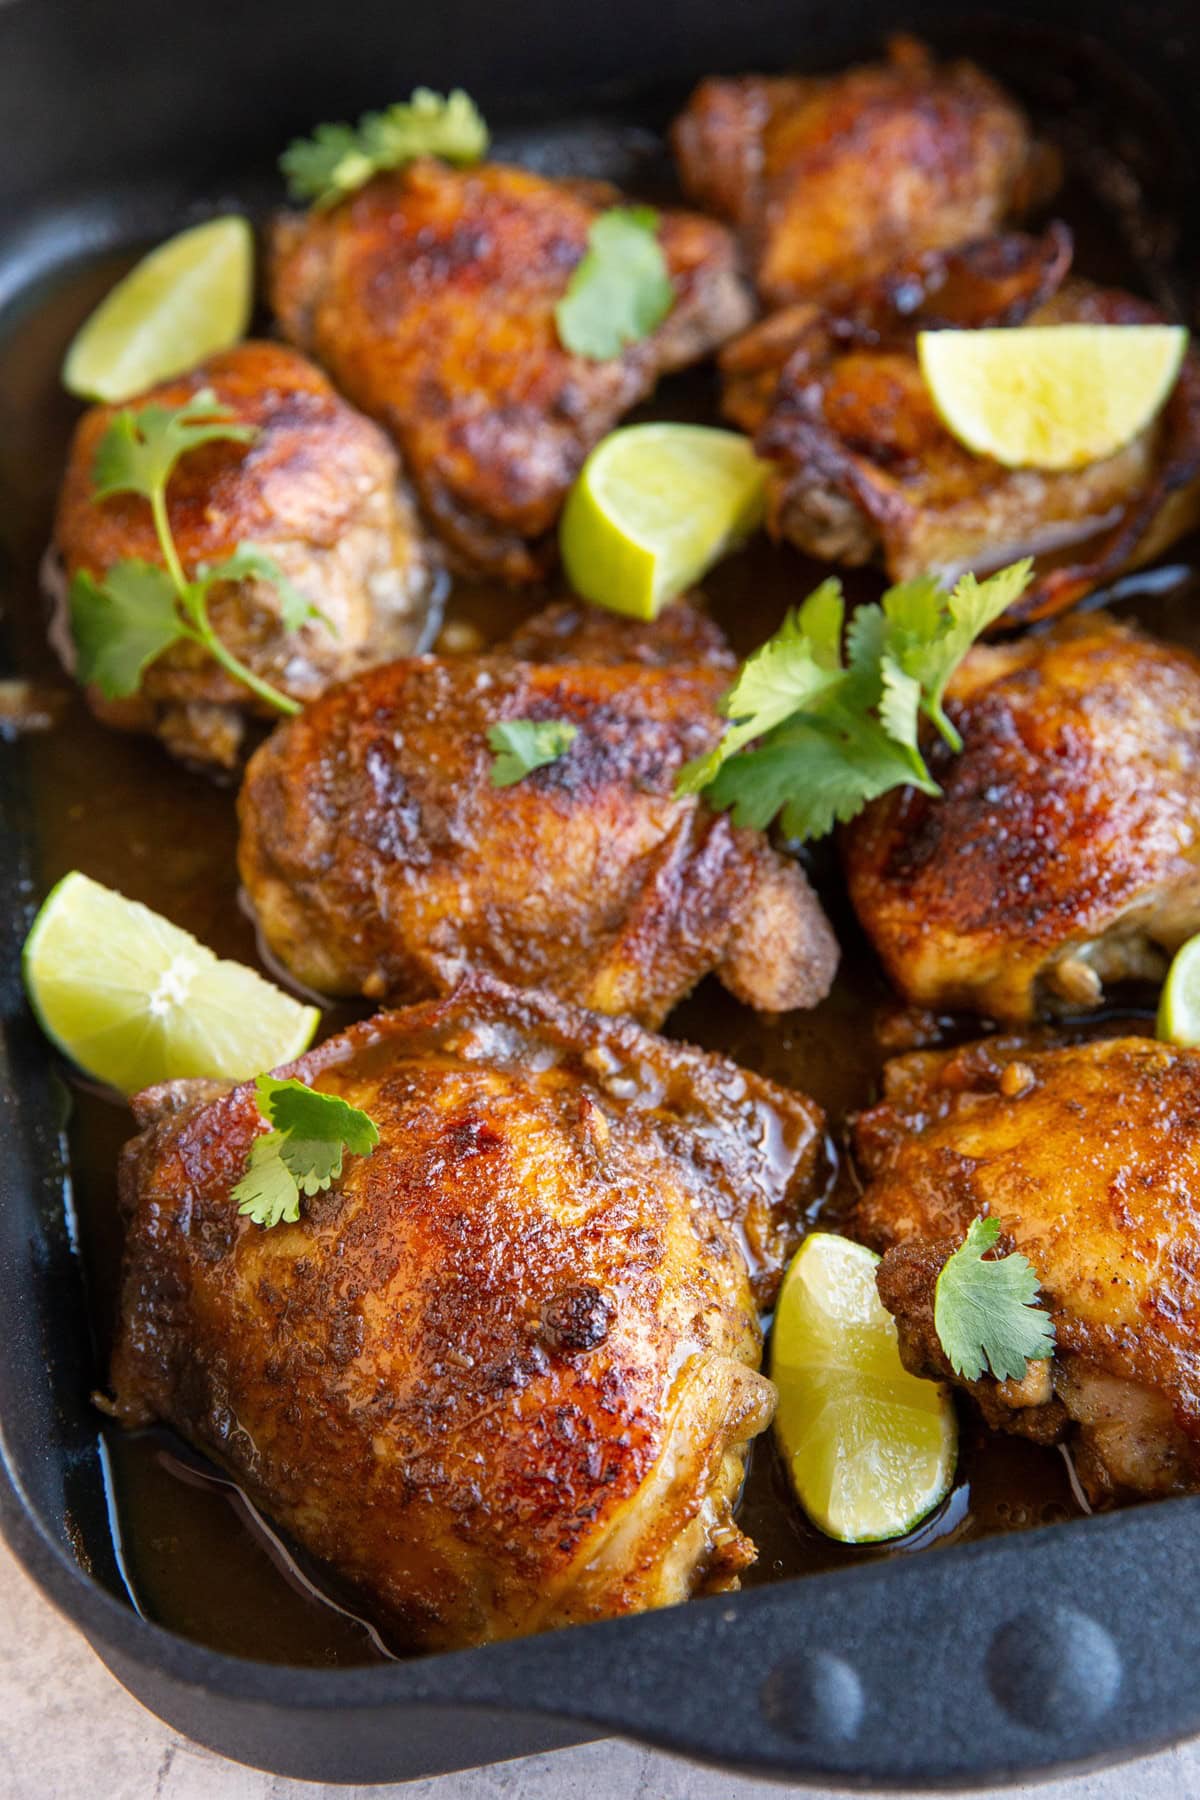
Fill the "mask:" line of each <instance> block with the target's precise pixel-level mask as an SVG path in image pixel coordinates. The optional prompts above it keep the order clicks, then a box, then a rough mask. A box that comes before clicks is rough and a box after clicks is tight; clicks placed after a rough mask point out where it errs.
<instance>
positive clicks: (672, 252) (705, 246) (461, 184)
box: [269, 160, 753, 582]
mask: <svg viewBox="0 0 1200 1800" xmlns="http://www.w3.org/2000/svg"><path fill="white" fill-rule="evenodd" d="M618 200H619V196H618V195H617V194H616V192H615V191H614V190H612V189H609V188H606V187H604V186H602V185H601V184H598V183H582V182H572V181H552V180H548V179H546V178H545V177H543V176H541V175H535V174H533V173H531V172H530V171H528V170H525V169H518V168H509V167H506V166H504V165H502V164H498V163H485V164H481V165H480V166H479V167H477V168H473V169H451V168H448V167H447V166H446V165H445V164H443V163H439V162H435V161H431V160H426V161H420V162H416V163H413V164H411V165H410V166H409V167H408V168H406V169H404V170H402V171H401V172H399V173H397V174H390V175H380V176H377V177H376V178H375V179H374V180H373V181H371V182H370V183H369V184H368V185H367V186H366V187H364V188H363V189H361V191H360V192H358V193H356V194H354V195H353V196H351V197H350V198H349V199H347V200H344V201H343V202H342V203H341V204H340V205H338V206H335V207H332V208H330V209H328V210H327V211H314V212H309V213H305V214H303V215H295V216H289V217H286V218H284V219H283V220H281V221H280V222H279V224H278V225H277V226H276V230H275V236H274V248H273V255H272V261H271V269H270V278H269V279H270V296H271V304H272V306H273V307H274V310H275V312H276V313H277V315H278V317H279V320H280V323H281V325H282V327H283V330H284V332H285V333H286V335H287V336H288V337H289V338H290V339H291V340H292V342H293V343H295V344H298V345H299V346H300V347H301V348H302V349H304V350H307V351H310V352H311V353H312V355H314V356H315V357H316V358H317V359H318V361H319V362H321V363H322V364H323V365H324V367H325V368H327V369H328V370H329V372H330V374H331V375H332V377H333V379H334V380H335V381H336V382H337V384H338V386H339V387H340V388H341V390H342V391H343V393H345V394H346V395H347V396H348V397H349V398H350V399H351V400H352V401H354V403H355V404H356V405H357V406H361V407H362V408H363V410H364V411H365V412H367V413H369V414H370V415H371V416H372V417H373V418H375V419H378V420H379V421H380V423H381V424H383V425H385V426H386V427H387V429H388V430H389V431H390V432H391V433H392V436H393V437H394V438H395V440H396V443H397V444H398V445H399V447H400V450H401V452H402V454H403V457H404V463H405V467H406V470H407V472H408V474H409V475H410V477H411V479H412V481H413V483H414V485H415V487H416V489H417V493H418V495H419V496H420V499H421V503H422V505H423V506H424V508H425V511H426V513H427V514H428V516H429V518H430V520H431V521H432V523H433V525H434V526H435V528H436V530H437V532H438V534H439V535H440V536H441V537H442V539H443V540H444V541H445V542H446V544H447V545H448V546H449V548H450V550H451V552H452V553H453V555H454V557H455V558H456V560H457V562H458V563H459V564H460V566H462V567H464V568H465V569H466V570H467V571H468V572H471V571H482V572H484V573H490V574H494V575H497V576H500V577H501V578H502V579H504V580H506V581H512V582H524V581H531V580H536V579H537V578H538V577H539V576H540V575H541V574H543V573H544V572H545V570H546V568H547V567H548V565H549V562H550V560H551V558H552V556H553V551H554V544H553V536H552V534H553V528H554V525H555V522H556V520H557V518H558V513H559V510H560V508H561V506H562V503H563V500H564V499H565V498H566V493H567V489H568V488H569V487H570V485H571V483H572V482H573V481H574V479H575V477H576V475H577V474H578V473H579V469H580V466H581V464H582V463H583V460H584V457H585V456H586V455H587V453H588V451H589V450H590V449H591V448H592V446H593V445H594V444H596V443H598V442H599V440H600V439H601V438H602V437H604V436H605V434H606V433H607V432H609V431H611V430H612V428H613V426H614V425H616V424H617V423H618V421H619V420H620V419H621V417H622V415H623V414H624V413H626V412H628V411H629V409H630V407H632V406H634V405H636V404H637V402H638V401H639V400H644V399H645V398H646V397H647V395H648V394H650V393H651V392H652V391H653V389H654V386H655V384H656V383H657V381H658V379H659V377H660V376H661V375H665V374H668V373H669V372H670V371H671V370H674V369H682V368H685V367H686V366H687V365H688V364H690V363H693V362H697V361H699V360H700V359H701V358H702V357H704V356H707V355H708V354H709V353H710V352H711V351H713V350H715V349H716V348H717V347H718V346H719V345H720V344H723V343H725V342H726V340H727V339H728V338H730V337H732V336H733V335H734V333H735V332H737V331H740V330H741V329H742V327H743V326H745V325H746V324H747V323H748V322H749V320H750V317H751V315H752V310H753V308H752V302H751V299H750V295H749V292H748V290H747V289H746V287H745V285H744V283H743V282H742V280H741V277H740V276H739V274H738V272H737V255H736V250H735V246H734V243H733V240H732V238H731V236H730V234H729V233H728V232H727V231H726V230H725V229H724V227H723V226H720V225H717V224H715V223H714V222H713V221H712V220H709V219H704V218H701V217H699V216H698V215H696V214H693V213H684V212H664V213H662V214H661V215H660V217H659V221H658V226H657V235H658V240H659V243H660V245H661V248H662V252H663V256H664V257H665V260H666V269H667V273H668V275H669V278H670V281H671V284H672V287H673V289H674V303H673V305H672V307H671V310H670V312H669V313H668V314H667V316H666V318H665V319H664V320H663V321H662V323H661V324H660V325H658V327H657V328H656V329H655V330H653V331H651V332H650V334H649V335H648V336H646V337H644V338H642V339H640V340H639V341H637V342H635V343H630V344H628V345H627V346H626V347H625V348H624V349H623V350H622V351H621V352H620V353H619V354H618V355H616V356H613V357H610V358H608V359H607V360H604V361H594V360H592V359H591V358H589V357H587V356H582V355H573V354H572V353H571V352H570V351H568V350H566V349H565V348H564V347H563V345H562V343H561V341H560V339H559V336H558V330H557V326H556V322H555V307H556V305H557V303H558V302H559V301H560V300H561V299H562V298H563V296H564V294H565V292H566V289H567V284H568V282H569V281H570V279H571V275H572V273H573V271H574V270H575V269H576V267H577V266H578V264H579V262H580V261H581V259H582V258H583V256H584V255H585V253H586V251H587V248H588V233H589V230H590V228H591V226H592V225H593V224H594V223H595V222H596V220H597V219H598V218H599V217H600V216H601V214H602V213H603V212H604V211H606V210H607V209H608V208H610V207H612V206H613V205H614V204H615V203H616V202H617V201H618Z"/></svg>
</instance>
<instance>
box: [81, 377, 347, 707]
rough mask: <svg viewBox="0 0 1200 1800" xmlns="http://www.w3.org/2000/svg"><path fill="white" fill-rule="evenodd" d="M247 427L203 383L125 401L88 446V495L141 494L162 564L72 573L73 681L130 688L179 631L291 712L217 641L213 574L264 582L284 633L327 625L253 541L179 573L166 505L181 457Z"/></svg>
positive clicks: (110, 690) (240, 436) (239, 435)
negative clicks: (179, 395)
mask: <svg viewBox="0 0 1200 1800" xmlns="http://www.w3.org/2000/svg"><path fill="white" fill-rule="evenodd" d="M257 434H258V428H257V427H256V426H254V425H245V424H242V423H240V422H239V421H238V418H237V416H236V414H235V413H233V412H231V411H230V410H229V409H228V408H227V407H224V406H222V405H221V404H220V402H219V401H218V399H217V396H216V394H215V393H214V392H213V390H212V389H211V388H202V389H201V390H200V391H199V392H198V393H196V394H193V395H192V396H191V398H190V399H188V400H187V401H185V403H184V404H183V405H182V406H177V407H166V406H155V405H151V406H143V407H142V408H141V409H140V411H138V412H133V411H131V410H130V409H129V408H128V407H126V408H124V409H123V410H122V411H121V412H119V413H117V414H116V415H115V416H114V418H113V419H112V420H111V422H110V424H109V425H108V428H107V430H106V431H105V433H104V435H103V437H102V438H101V440H100V443H99V445H98V447H97V450H96V459H95V466H94V470H93V499H95V500H97V501H100V500H104V499H107V498H108V497H109V496H111V495H113V494H138V495H140V496H141V498H142V499H144V500H146V501H148V502H149V505H150V512H151V516H152V518H153V520H154V531H155V536H156V537H157V539H158V547H159V550H160V552H161V554H162V560H163V566H162V568H158V567H157V566H156V565H153V564H149V563H135V562H125V563H116V564H114V565H113V566H112V567H111V568H110V569H109V570H108V571H107V573H106V574H105V576H104V579H103V580H102V581H98V580H96V579H95V577H93V576H91V575H78V576H77V577H76V578H75V582H74V583H73V586H72V594H71V609H70V610H71V629H72V634H73V636H74V638H75V646H76V651H77V653H78V673H79V678H80V680H81V681H95V682H96V683H97V684H98V685H99V686H100V688H101V689H102V691H103V692H104V693H105V694H106V695H107V696H108V697H109V698H110V699H115V698H118V697H120V696H122V695H127V694H132V693H134V692H136V690H137V688H138V686H139V684H140V682H141V678H142V675H143V673H144V672H145V670H146V668H147V667H148V666H149V664H150V663H151V662H153V661H154V658H155V657H156V656H159V655H161V654H162V652H163V651H164V650H165V649H167V648H168V647H169V645H171V644H172V643H174V642H175V641H176V639H177V638H181V637H182V638H187V639H189V640H190V641H191V642H192V643H195V644H199V645H200V646H201V647H202V648H203V649H205V650H207V651H208V653H209V655H210V656H211V657H212V658H213V659H214V660H215V661H216V662H218V663H220V665H221V667H222V668H223V669H225V670H226V671H227V672H228V673H229V674H230V675H232V676H233V677H234V679H235V680H236V681H240V682H241V683H242V684H243V686H245V687H247V688H249V689H250V691H251V693H253V694H256V695H257V696H258V698H259V699H260V700H263V701H265V702H266V704H267V705H268V706H271V707H273V708H274V709H275V711H277V712H282V713H298V712H299V711H300V706H299V703H298V702H297V701H295V700H293V699H292V698H291V696H290V695H289V694H284V693H281V692H280V690H279V689H278V688H277V687H273V686H272V684H271V683H270V682H269V681H265V680H264V679H263V678H262V676H260V675H256V674H255V672H254V670H253V669H251V668H249V667H248V666H247V665H246V663H244V662H243V661H242V660H241V658H240V657H239V656H236V655H235V654H234V652H233V651H232V650H230V649H229V648H227V646H226V645H225V644H224V643H223V642H222V641H221V639H220V637H219V636H218V635H217V632H216V631H215V630H214V628H213V625H212V621H211V620H210V618H209V616H208V596H209V590H210V589H211V588H212V587H213V586H214V584H215V583H217V582H220V581H246V580H250V579H255V580H260V581H267V582H270V583H271V584H272V585H273V587H274V588H275V590H276V593H277V594H278V596H279V609H280V620H281V623H282V625H283V628H284V630H285V631H295V630H297V629H298V627H299V626H301V625H303V624H305V623H306V621H307V620H309V619H320V620H321V621H322V623H323V624H325V625H326V626H327V628H328V629H329V630H330V631H332V630H333V626H332V624H331V623H330V621H329V620H328V619H327V618H325V616H324V614H323V613H321V612H320V611H319V610H318V609H317V608H316V607H315V606H314V605H313V604H312V602H311V601H310V600H308V599H307V598H306V597H305V596H304V595H303V594H301V593H300V592H299V590H298V589H296V588H295V587H293V586H292V584H291V582H290V581H288V579H287V577H286V576H285V575H284V573H283V570H282V569H281V568H280V567H279V565H278V563H277V562H276V561H275V559H274V557H273V556H269V555H268V554H267V552H266V551H265V550H260V549H259V548H258V546H257V545H256V544H239V545H238V547H237V549H236V550H235V551H234V553H233V555H232V556H229V557H226V558H225V560H224V561H223V562H221V563H218V564H216V565H215V566H212V567H207V566H204V565H201V567H200V568H199V569H198V570H197V572H196V576H195V579H193V580H189V579H188V576H187V573H186V572H185V570H184V567H183V564H182V562H181V561H180V557H179V551H178V548H177V546H176V543H175V537H174V534H173V532H172V530H171V520H170V515H169V512H168V508H167V484H168V482H169V481H170V479H171V476H172V474H173V473H174V470H175V466H176V464H177V463H178V461H179V459H180V457H181V456H185V455H186V454H187V453H188V452H189V451H191V450H195V449H197V448H198V447H199V446H200V445H201V444H208V443H215V442H218V441H232V442H234V443H239V444H248V443H250V442H251V441H252V440H253V439H254V438H255V437H256V436H257Z"/></svg>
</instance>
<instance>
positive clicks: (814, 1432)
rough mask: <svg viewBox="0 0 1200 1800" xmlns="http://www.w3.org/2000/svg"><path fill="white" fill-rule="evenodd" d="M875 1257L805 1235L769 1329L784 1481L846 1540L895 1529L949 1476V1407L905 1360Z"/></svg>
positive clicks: (934, 1496) (813, 1515)
mask: <svg viewBox="0 0 1200 1800" xmlns="http://www.w3.org/2000/svg"><path fill="white" fill-rule="evenodd" d="M878 1262H879V1258H878V1257H877V1256H875V1255H874V1254H873V1252H871V1251H870V1250H867V1249H865V1248H864V1247H863V1245H861V1244H855V1243H852V1242H851V1241H850V1239H849V1238H842V1237H835V1236H833V1235H832V1234H831V1233H828V1232H814V1233H812V1235H811V1236H809V1237H807V1238H806V1239H805V1241H804V1243H803V1244H802V1245H801V1246H800V1249H799V1250H798V1251H797V1252H796V1255H795V1256H794V1257H793V1259H792V1263H791V1266H790V1268H789V1269H788V1272H787V1275H786V1277H785V1279H784V1283H783V1290H782V1292H781V1293H780V1296H779V1306H778V1310H777V1311H776V1314H775V1325H774V1330H773V1334H772V1348H771V1378H772V1380H773V1381H774V1382H775V1385H776V1386H777V1387H778V1389H779V1406H778V1410H777V1411H776V1414H775V1433H776V1437H777V1439H778V1442H779V1445H780V1448H781V1449H782V1451H783V1454H784V1456H785V1458H786V1460H787V1465H788V1469H789V1472H790V1474H791V1478H792V1485H793V1486H794V1488H795V1490H796V1494H797V1497H798V1499H799V1501H800V1504H801V1505H802V1506H803V1508H804V1510H805V1512H806V1513H807V1514H808V1516H809V1518H810V1519H811V1520H812V1522H813V1524H814V1525H817V1526H819V1527H820V1529H821V1530H822V1531H823V1532H825V1533H826V1534H827V1535H828V1536H829V1537H833V1538H838V1539H840V1540H841V1542H843V1543H846V1544H864V1543H874V1542H877V1541H879V1540H880V1539H883V1538H895V1537H902V1536H903V1535H904V1534H905V1533H906V1532H908V1531H911V1530H912V1529H913V1527H914V1526H915V1525H918V1524H919V1523H920V1521H921V1520H922V1519H923V1518H925V1516H926V1515H927V1514H928V1513H930V1512H932V1510H933V1508H934V1507H935V1506H937V1505H938V1503H939V1502H940V1501H941V1500H943V1499H944V1498H945V1496H946V1494H947V1493H948V1492H949V1490H950V1484H951V1482H952V1481H953V1479H954V1461H955V1455H956V1451H957V1438H958V1434H957V1427H956V1424H955V1417H954V1407H953V1404H952V1402H951V1400H950V1397H949V1395H948V1394H947V1392H946V1390H945V1388H944V1387H942V1386H940V1385H939V1383H937V1382H934V1381H922V1380H920V1379H919V1378H918V1377H917V1376H915V1375H910V1374H909V1373H908V1371H907V1370H906V1369H905V1367H904V1365H903V1364H902V1363H901V1361H900V1350H899V1345H898V1343H897V1339H896V1327H895V1324H894V1322H893V1321H892V1319H891V1317H890V1316H889V1314H888V1313H887V1312H886V1311H885V1309H884V1307H883V1304H882V1302H881V1301H880V1299H879V1296H878V1294H877V1293H876V1291H875V1270H876V1267H877V1265H878Z"/></svg>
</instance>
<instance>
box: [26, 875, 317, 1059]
mask: <svg viewBox="0 0 1200 1800" xmlns="http://www.w3.org/2000/svg"><path fill="white" fill-rule="evenodd" d="M21 967H22V973H23V975H24V978H25V992H26V993H27V994H28V995H29V999H30V1003H31V1004H32V1006H33V1010H34V1012H35V1013H36V1014H37V1016H38V1019H39V1021H40V1023H41V1026H42V1029H43V1030H44V1031H45V1033H46V1035H47V1036H48V1037H49V1038H52V1039H53V1041H54V1042H55V1043H56V1044H57V1045H58V1047H59V1049H60V1050H61V1051H63V1053H64V1054H65V1055H66V1056H69V1057H70V1058H71V1061H72V1062H74V1063H77V1064H78V1065H79V1067H80V1068H81V1069H83V1070H84V1071H85V1073H86V1074H88V1075H94V1076H95V1077H96V1078H97V1080H99V1081H105V1082H108V1083H109V1085H110V1086H111V1087H115V1088H120V1090H121V1092H122V1093H123V1094H135V1093H137V1092H138V1090H139V1089H140V1088H144V1087H151V1086H153V1084H154V1083H155V1082H158V1081H171V1080H174V1079H176V1078H177V1077H179V1076H183V1075H207V1076H211V1077H212V1078H214V1079H218V1080H221V1079H223V1080H228V1081H243V1080H245V1079H247V1078H248V1077H249V1076H251V1075H258V1074H260V1073H262V1071H263V1070H265V1069H274V1068H278V1066H279V1065H280V1063H285V1062H290V1061H291V1059H292V1058H293V1057H294V1056H299V1055H300V1053H301V1051H303V1050H306V1049H307V1048H308V1046H309V1044H311V1042H312V1039H313V1033H314V1032H315V1031H316V1029H317V1024H318V1021H319V1020H320V1017H321V1015H320V1012H319V1010H318V1009H317V1008H316V1007H315V1006H302V1005H301V1004H300V1002H299V1001H298V1000H293V999H292V997H291V995H290V994H285V993H283V992H282V991H281V990H280V989H279V988H277V987H274V986H272V984H271V983H270V982H269V981H264V980H263V978H262V976H261V975H256V974H255V972H254V970H253V969H247V968H244V967H243V966H242V964H241V963H235V962H221V961H220V960H219V959H218V958H217V957H216V956H214V955H213V953H212V951H211V950H206V949H205V947H204V945H203V944H198V943H197V942H196V939H195V938H194V937H191V936H190V935H189V933H188V932H186V931H181V930H180V929H179V927H178V926H177V925H172V924H170V923H169V921H168V920H166V919H164V918H161V917H160V916H159V914H158V913H156V912H151V911H150V908H149V907H148V906H141V905H139V903H138V902H137V901H136V900H126V899H125V897H124V895H122V894H116V893H114V892H113V890H112V889H111V888H106V887H101V885H100V883H99V882H97V881H91V880H89V879H88V877H87V876H86V875H80V874H79V873H78V871H75V872H73V873H72V874H70V875H64V876H63V878H62V880H61V881H60V882H59V883H58V886H57V887H56V888H54V889H53V890H52V892H51V893H50V894H49V896H48V897H47V899H46V900H45V902H44V903H43V905H42V909H41V911H40V912H39V913H38V916H37V918H36V919H35V920H34V922H33V929H32V930H31V931H30V933H29V936H28V937H27V938H26V940H25V949H24V952H23V954H22V963H21Z"/></svg>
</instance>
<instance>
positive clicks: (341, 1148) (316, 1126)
mask: <svg viewBox="0 0 1200 1800" xmlns="http://www.w3.org/2000/svg"><path fill="white" fill-rule="evenodd" d="M254 1088H255V1093H256V1095H257V1098H258V1110H259V1112H260V1113H261V1115H262V1117H263V1118H264V1119H265V1120H266V1122H267V1124H268V1125H271V1126H273V1127H274V1129H273V1130H271V1131H266V1132H260V1133H259V1135H258V1136H257V1137H256V1138H255V1140H254V1142H253V1144H252V1145H251V1147H250V1160H249V1163H248V1165H247V1168H246V1173H245V1174H244V1175H243V1177H242V1179H241V1180H240V1181H239V1182H238V1184H237V1186H236V1187H235V1188H234V1190H233V1195H232V1197H233V1199H235V1200H236V1201H237V1202H238V1212H239V1214H241V1215H242V1216H243V1217H245V1218H249V1219H253V1221H254V1223H255V1224H256V1225H262V1226H263V1227H264V1228H266V1229H269V1228H270V1227H271V1226H272V1225H278V1224H280V1223H281V1222H282V1221H284V1220H286V1221H287V1222H288V1223H290V1224H293V1225H294V1224H295V1223H296V1221H297V1219H299V1217H300V1197H301V1195H302V1194H306V1195H312V1194H319V1193H321V1192H322V1190H323V1189H325V1188H327V1187H328V1186H329V1185H330V1183H331V1182H333V1181H336V1180H337V1178H338V1177H339V1175H340V1174H341V1172H342V1163H343V1159H344V1156H345V1153H346V1151H349V1152H350V1153H351V1155H353V1156H366V1155H368V1154H369V1153H370V1152H371V1151H372V1150H373V1149H374V1148H375V1146H376V1144H377V1143H378V1142H379V1132H378V1130H377V1128H376V1126H375V1124H374V1122H373V1121H372V1120H371V1118H370V1117H369V1116H368V1115H367V1114H366V1113H365V1112H360V1111H359V1109H358V1107H356V1106H351V1105H350V1104H349V1103H348V1102H347V1101H345V1100H341V1099H339V1098H338V1096H337V1095H336V1094H319V1093H318V1092H317V1091H316V1089H315V1088H310V1087H306V1086H305V1085H304V1083H303V1082H302V1081H291V1080H281V1079H278V1078H277V1077H276V1076H273V1075H260V1076H259V1077H258V1080H257V1081H256V1082H255V1084H254Z"/></svg>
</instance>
